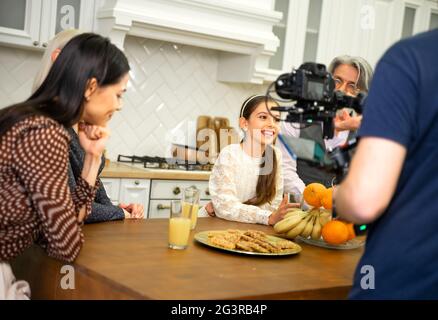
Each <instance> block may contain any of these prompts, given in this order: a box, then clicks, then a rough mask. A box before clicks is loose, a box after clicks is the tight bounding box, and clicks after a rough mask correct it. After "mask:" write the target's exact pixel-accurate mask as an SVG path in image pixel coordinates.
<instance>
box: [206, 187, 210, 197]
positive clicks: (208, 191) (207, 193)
mask: <svg viewBox="0 0 438 320" xmlns="http://www.w3.org/2000/svg"><path fill="white" fill-rule="evenodd" d="M205 194H206V195H207V196H209V195H210V190H208V188H207V189H206V190H205Z"/></svg>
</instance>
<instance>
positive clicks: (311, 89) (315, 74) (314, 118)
mask: <svg viewBox="0 0 438 320" xmlns="http://www.w3.org/2000/svg"><path fill="white" fill-rule="evenodd" d="M273 84H274V85H275V92H276V93H277V95H278V96H279V97H280V99H278V98H274V97H272V95H270V94H269V96H270V97H271V98H273V99H274V100H276V101H279V100H280V102H285V101H287V102H291V101H296V103H295V105H294V106H287V107H275V108H273V109H272V110H277V111H280V112H287V113H288V114H287V117H286V119H284V120H285V121H287V122H294V123H303V124H311V123H313V122H322V123H323V138H326V139H330V138H333V134H334V127H333V119H334V118H335V117H336V111H337V110H339V109H342V108H351V109H353V110H355V111H356V112H357V113H360V114H361V113H362V106H363V103H364V100H365V98H366V94H364V93H362V92H360V93H359V94H358V95H357V96H356V97H352V96H347V95H345V94H344V93H342V92H341V91H336V90H335V81H334V80H333V77H332V75H331V74H330V73H329V72H328V71H327V70H326V67H325V65H323V64H318V63H313V62H307V63H304V64H302V65H301V66H300V67H299V68H298V69H295V70H293V71H292V72H291V73H284V74H282V75H280V76H279V77H278V79H277V80H276V81H275V82H273ZM269 91H271V90H269Z"/></svg>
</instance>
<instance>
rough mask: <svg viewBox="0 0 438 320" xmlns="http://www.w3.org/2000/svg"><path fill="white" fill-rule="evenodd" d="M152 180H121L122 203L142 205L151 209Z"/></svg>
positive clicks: (120, 198)
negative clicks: (150, 192)
mask: <svg viewBox="0 0 438 320" xmlns="http://www.w3.org/2000/svg"><path fill="white" fill-rule="evenodd" d="M150 183H151V181H150V180H147V179H121V181H120V197H119V201H120V203H126V204H128V203H140V204H142V205H143V206H144V209H145V218H147V214H146V211H147V208H149V191H150Z"/></svg>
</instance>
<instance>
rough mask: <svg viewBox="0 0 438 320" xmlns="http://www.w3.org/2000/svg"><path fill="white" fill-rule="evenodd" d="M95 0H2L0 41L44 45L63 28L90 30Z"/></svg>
mask: <svg viewBox="0 0 438 320" xmlns="http://www.w3.org/2000/svg"><path fill="white" fill-rule="evenodd" d="M96 4H97V3H96V1H95V0H87V1H85V0H2V1H1V2H0V43H2V44H7V45H12V46H21V47H28V48H34V49H44V48H45V47H47V43H48V41H49V40H50V39H51V38H53V36H54V35H55V34H56V33H58V32H60V31H62V30H65V29H72V28H76V29H81V30H83V31H93V30H94V20H95V7H96Z"/></svg>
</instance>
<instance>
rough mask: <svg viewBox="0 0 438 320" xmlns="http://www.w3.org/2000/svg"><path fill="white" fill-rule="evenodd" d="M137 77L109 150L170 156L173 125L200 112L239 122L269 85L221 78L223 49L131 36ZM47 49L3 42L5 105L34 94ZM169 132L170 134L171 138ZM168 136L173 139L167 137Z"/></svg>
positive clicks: (183, 124)
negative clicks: (249, 101) (248, 102)
mask: <svg viewBox="0 0 438 320" xmlns="http://www.w3.org/2000/svg"><path fill="white" fill-rule="evenodd" d="M125 53H126V55H127V56H128V59H129V61H130V64H131V68H132V71H131V81H130V84H129V89H128V92H127V93H126V95H125V98H124V107H123V109H122V111H120V112H119V113H117V114H116V115H115V116H114V118H113V119H112V120H111V123H110V128H111V131H112V135H111V138H110V140H109V143H108V146H107V156H108V157H109V158H110V159H112V160H115V159H116V158H117V155H118V154H125V155H132V154H136V155H150V156H154V155H157V156H165V153H166V149H167V147H168V146H169V142H168V141H169V139H170V138H169V136H170V135H171V133H170V132H171V130H172V129H175V128H176V127H178V128H180V129H182V131H183V132H185V133H186V134H187V135H189V133H187V131H188V128H189V126H190V125H191V126H192V127H193V126H194V124H193V123H191V124H189V122H190V121H196V118H197V117H198V116H199V115H211V116H225V117H228V118H229V119H230V120H231V124H232V125H233V126H237V117H238V113H239V109H240V105H241V103H242V102H243V100H245V99H246V97H248V96H250V95H252V94H257V93H263V92H265V90H266V86H260V85H249V84H230V83H221V82H218V81H216V69H217V63H218V54H217V52H216V51H214V50H207V49H202V48H197V47H191V46H182V45H176V44H172V43H168V42H161V41H156V40H149V39H142V38H136V37H128V38H126V41H125ZM41 56H42V54H41V53H39V52H33V51H28V50H21V49H12V48H8V47H2V46H0V108H1V107H5V106H7V105H9V104H11V103H14V102H18V101H21V100H24V99H26V98H27V97H28V96H29V93H30V89H31V86H32V81H33V77H34V76H35V74H36V72H37V70H38V67H39V60H40V59H41ZM166 137H167V139H166ZM166 140H167V141H166Z"/></svg>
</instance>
